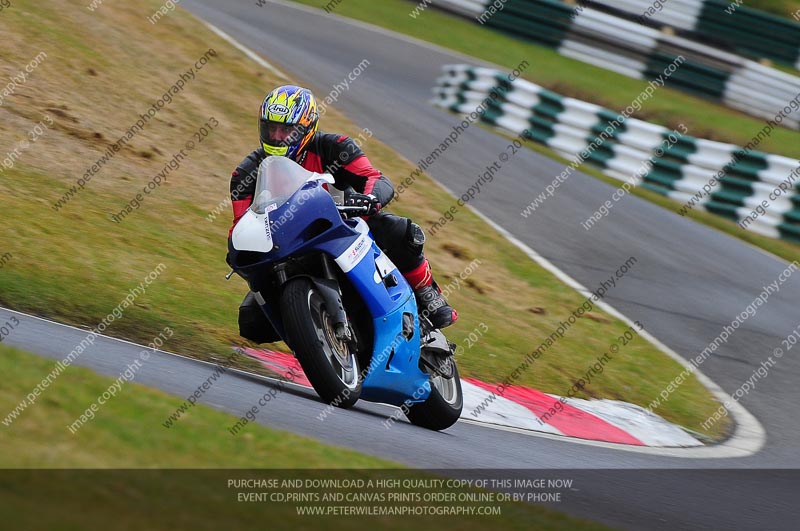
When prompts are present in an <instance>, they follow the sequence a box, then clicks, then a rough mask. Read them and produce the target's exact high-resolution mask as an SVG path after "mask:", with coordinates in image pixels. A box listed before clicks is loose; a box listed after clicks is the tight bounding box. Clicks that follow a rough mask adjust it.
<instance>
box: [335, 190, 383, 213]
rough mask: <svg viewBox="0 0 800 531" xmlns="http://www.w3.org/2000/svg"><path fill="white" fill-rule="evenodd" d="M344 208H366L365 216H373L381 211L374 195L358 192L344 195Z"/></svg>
mask: <svg viewBox="0 0 800 531" xmlns="http://www.w3.org/2000/svg"><path fill="white" fill-rule="evenodd" d="M344 206H356V207H365V208H367V212H366V214H365V215H367V216H371V215H373V214H376V213H377V212H378V211H379V210H380V209H381V203H380V201H378V198H377V197H375V196H374V195H372V194H359V193H358V192H346V193H345V195H344Z"/></svg>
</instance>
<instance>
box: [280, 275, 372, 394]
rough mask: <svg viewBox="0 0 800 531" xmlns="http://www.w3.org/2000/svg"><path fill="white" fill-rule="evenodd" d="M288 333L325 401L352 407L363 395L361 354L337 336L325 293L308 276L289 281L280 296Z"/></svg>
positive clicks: (307, 373)
mask: <svg viewBox="0 0 800 531" xmlns="http://www.w3.org/2000/svg"><path fill="white" fill-rule="evenodd" d="M281 313H282V315H283V323H284V327H285V328H286V335H287V336H288V340H289V341H288V342H287V343H289V344H290V345H291V347H292V350H293V351H294V354H295V356H296V357H297V360H298V361H299V362H300V366H301V367H303V371H304V372H305V373H306V376H307V377H308V381H309V382H311V385H312V386H313V387H314V390H315V391H316V392H317V394H318V395H319V396H320V398H321V399H322V401H323V402H325V403H327V404H331V405H333V406H336V407H341V408H349V407H352V406H353V404H355V403H356V402H357V401H358V398H359V397H360V396H361V376H360V374H359V363H358V357H357V356H356V354H355V353H354V352H351V349H350V348H349V346H348V345H347V344H346V343H345V342H343V341H339V340H337V339H336V337H335V335H334V333H333V320H332V318H331V314H330V313H329V312H328V310H327V309H326V307H325V302H324V300H323V299H322V295H320V293H319V292H318V291H317V288H316V287H315V286H314V284H313V283H312V282H311V281H310V280H308V279H307V278H298V279H294V280H290V281H289V282H288V283H287V284H286V287H285V288H284V291H283V295H282V296H281Z"/></svg>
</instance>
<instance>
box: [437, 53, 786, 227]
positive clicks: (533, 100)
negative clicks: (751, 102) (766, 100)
mask: <svg viewBox="0 0 800 531" xmlns="http://www.w3.org/2000/svg"><path fill="white" fill-rule="evenodd" d="M434 94H435V97H434V100H433V101H434V103H435V104H436V105H439V106H441V107H445V108H447V109H450V110H452V111H455V112H459V113H471V112H473V111H475V110H476V109H478V110H479V112H480V114H481V120H482V121H484V122H487V123H489V124H492V125H495V126H497V127H500V128H502V129H505V130H507V131H510V132H512V133H514V134H525V135H526V136H527V137H528V138H531V139H533V140H534V141H536V142H539V143H542V144H544V145H547V146H549V147H551V148H553V149H554V150H556V151H557V152H559V153H560V154H561V155H563V156H564V157H566V158H568V159H573V160H574V159H576V158H580V159H581V160H584V161H586V162H588V163H590V164H592V165H594V166H597V167H599V168H601V169H602V170H603V172H604V173H606V174H607V175H610V176H612V177H614V178H616V179H619V180H621V181H627V182H633V183H634V184H637V185H641V186H642V187H645V188H648V189H650V190H653V191H656V192H658V193H660V194H663V195H666V196H669V197H671V198H673V199H675V200H677V201H680V202H682V203H685V205H684V207H682V208H681V209H680V210H679V212H680V213H682V214H685V213H686V211H688V210H689V209H691V208H702V209H704V210H707V211H709V212H713V213H715V214H718V215H721V216H724V217H726V218H728V219H731V220H733V221H735V222H737V223H739V224H740V226H742V227H744V228H746V229H747V230H750V231H753V232H757V233H759V234H763V235H766V236H770V237H774V238H784V239H787V240H791V241H796V242H800V161H798V160H794V159H791V158H788V157H783V156H779V155H771V154H767V153H763V152H760V151H757V150H756V149H754V148H755V146H756V145H757V144H758V143H759V142H760V141H761V140H762V139H763V137H764V136H763V135H759V136H760V138H754V140H753V142H751V143H750V144H748V145H747V146H746V147H744V148H742V147H739V146H734V145H731V144H724V143H721V142H715V141H711V140H705V139H700V138H695V137H692V136H689V135H687V134H683V133H682V132H680V131H670V130H669V129H667V128H665V127H662V126H660V125H656V124H652V123H649V122H645V121H642V120H638V119H636V118H628V117H627V116H629V114H630V111H627V112H626V111H623V113H617V112H613V111H610V110H609V109H605V108H603V107H600V106H598V105H594V104H592V103H588V102H585V101H581V100H577V99H574V98H568V97H564V96H561V95H559V94H556V93H555V92H552V91H549V90H546V89H544V88H542V87H540V86H538V85H536V84H534V83H531V82H529V81H527V80H524V79H516V80H514V81H513V82H509V81H508V77H507V76H506V74H504V73H502V72H499V71H497V70H492V69H488V68H479V67H472V66H469V65H448V66H445V67H444V75H443V76H442V77H440V78H439V79H438V80H437V86H436V87H435V88H434ZM765 201H766V202H767V203H768V204H767V206H764V202H765ZM761 211H763V214H762V213H761Z"/></svg>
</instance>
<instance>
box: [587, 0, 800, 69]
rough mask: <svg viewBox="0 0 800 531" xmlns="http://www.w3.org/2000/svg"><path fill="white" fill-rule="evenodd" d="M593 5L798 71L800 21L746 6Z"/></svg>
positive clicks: (696, 0) (671, 1) (725, 1)
mask: <svg viewBox="0 0 800 531" xmlns="http://www.w3.org/2000/svg"><path fill="white" fill-rule="evenodd" d="M595 5H596V6H597V8H598V9H600V10H603V9H607V8H612V9H614V10H617V11H621V12H624V13H626V14H627V15H629V17H630V18H631V19H632V20H637V21H642V20H648V21H651V22H652V23H655V24H656V25H658V26H669V27H671V28H675V29H677V30H682V32H683V33H684V34H685V35H686V36H687V37H690V38H691V39H693V40H697V41H700V42H705V43H707V44H709V45H710V46H716V47H724V48H725V49H726V50H730V51H732V52H735V53H737V54H740V55H743V56H745V57H751V58H754V59H770V60H772V61H778V62H781V63H783V64H785V65H788V66H793V67H795V68H797V69H800V21H798V20H791V19H788V18H783V17H778V16H775V15H772V14H770V13H766V12H764V11H759V10H757V9H752V8H750V7H747V2H746V1H745V2H743V3H742V4H741V5H737V2H736V1H734V0H659V1H657V2H642V1H640V0H615V1H614V2H609V3H608V4H601V3H599V2H598V3H597V4H595ZM797 16H798V17H800V14H798V15H797Z"/></svg>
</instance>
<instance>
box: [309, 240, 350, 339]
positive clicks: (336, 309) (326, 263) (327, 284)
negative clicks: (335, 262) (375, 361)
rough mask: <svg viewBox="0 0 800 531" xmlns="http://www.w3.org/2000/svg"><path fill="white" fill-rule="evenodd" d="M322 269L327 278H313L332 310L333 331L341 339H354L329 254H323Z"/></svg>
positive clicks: (326, 305) (326, 304) (329, 308)
mask: <svg viewBox="0 0 800 531" xmlns="http://www.w3.org/2000/svg"><path fill="white" fill-rule="evenodd" d="M322 271H323V274H324V275H325V278H318V279H312V282H314V284H315V285H316V286H317V289H318V290H319V292H320V295H322V298H323V300H324V301H325V307H326V308H328V311H329V312H331V319H333V333H334V335H335V336H336V339H338V340H339V341H348V342H350V341H353V334H352V332H351V331H350V325H349V324H348V322H347V313H345V311H344V304H342V290H341V289H340V288H339V281H338V280H337V279H336V274H335V273H334V272H333V267H332V266H331V259H330V257H329V256H328V255H327V254H323V255H322Z"/></svg>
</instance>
